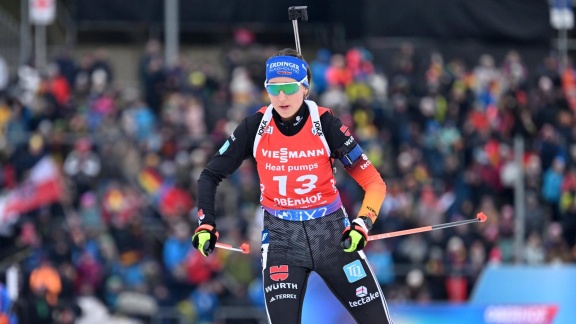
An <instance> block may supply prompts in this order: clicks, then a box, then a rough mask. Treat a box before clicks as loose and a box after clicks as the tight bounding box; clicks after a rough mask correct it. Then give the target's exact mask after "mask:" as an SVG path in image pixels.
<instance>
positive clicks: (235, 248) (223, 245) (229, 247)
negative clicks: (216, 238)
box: [216, 243, 250, 254]
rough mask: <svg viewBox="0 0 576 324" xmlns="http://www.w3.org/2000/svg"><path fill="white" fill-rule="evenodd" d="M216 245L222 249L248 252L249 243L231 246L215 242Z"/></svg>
mask: <svg viewBox="0 0 576 324" xmlns="http://www.w3.org/2000/svg"><path fill="white" fill-rule="evenodd" d="M216 247H217V248H221V249H224V250H230V251H236V252H242V253H243V254H248V253H250V245H249V244H248V243H242V245H240V247H233V246H232V245H230V244H224V243H216Z"/></svg>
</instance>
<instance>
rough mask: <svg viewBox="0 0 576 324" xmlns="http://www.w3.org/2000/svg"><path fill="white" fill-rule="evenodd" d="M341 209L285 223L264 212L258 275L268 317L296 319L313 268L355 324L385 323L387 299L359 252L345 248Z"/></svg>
mask: <svg viewBox="0 0 576 324" xmlns="http://www.w3.org/2000/svg"><path fill="white" fill-rule="evenodd" d="M346 221H347V216H346V214H345V212H344V210H343V209H339V210H338V211H336V212H334V213H332V214H330V215H327V216H324V217H321V218H317V219H312V220H307V221H287V220H282V219H279V218H277V217H274V216H272V215H270V214H268V213H267V212H264V230H263V234H262V267H263V270H262V274H263V278H264V296H265V298H266V311H267V313H268V320H269V321H270V323H272V324H284V323H300V322H301V316H302V304H303V301H304V294H305V292H306V283H307V281H308V276H309V275H310V273H311V272H312V271H315V272H316V273H317V274H318V275H319V276H320V277H321V278H322V279H323V280H324V282H325V283H326V285H327V286H328V288H329V289H330V290H331V291H332V293H333V294H334V296H335V297H336V298H337V299H338V300H339V301H340V302H341V303H342V305H344V307H345V308H346V309H347V310H348V312H349V313H350V314H351V315H352V317H353V318H354V319H355V320H356V321H357V322H358V323H382V324H390V323H392V320H391V319H390V316H389V312H388V307H387V305H386V300H385V299H384V295H383V294H382V290H381V289H380V285H379V284H378V281H377V280H376V277H375V276H374V274H373V272H372V269H371V268H370V265H369V264H368V262H367V260H366V256H365V255H364V252H362V251H360V252H352V253H348V252H344V251H343V250H342V248H341V247H340V237H341V235H342V231H343V230H344V228H345V227H346V226H345V222H346Z"/></svg>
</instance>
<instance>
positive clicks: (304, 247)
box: [198, 104, 392, 324]
mask: <svg viewBox="0 0 576 324" xmlns="http://www.w3.org/2000/svg"><path fill="white" fill-rule="evenodd" d="M309 114H310V112H309V110H308V107H307V105H306V104H303V105H302V107H301V108H300V110H299V111H298V113H297V114H296V116H295V118H294V119H293V120H292V121H288V122H282V121H281V120H280V117H279V115H278V114H277V113H276V112H273V118H274V120H275V122H276V124H277V125H278V128H279V129H280V131H281V132H282V133H283V134H284V135H287V136H290V135H291V134H292V135H293V134H296V133H298V131H300V129H301V128H302V126H303V125H304V124H305V122H304V121H305V120H306V119H307V118H308V117H309ZM262 117H263V114H262V113H256V114H254V115H251V116H249V117H247V118H246V119H244V121H243V122H242V123H241V124H240V125H239V126H238V127H237V128H236V129H235V130H234V133H233V135H232V136H231V137H230V138H229V139H228V141H227V142H226V144H225V145H224V146H223V148H224V149H221V150H220V153H219V154H216V155H215V156H214V157H213V158H212V159H211V160H210V162H209V163H208V165H207V167H206V169H205V170H204V171H203V172H202V174H201V175H200V179H199V180H198V209H202V210H203V214H204V218H203V219H202V221H201V223H202V224H211V225H215V218H214V214H215V211H214V206H215V204H214V197H215V193H216V188H217V186H218V184H219V183H220V181H221V180H222V179H223V178H224V177H226V176H227V175H229V174H231V173H232V172H234V171H235V170H236V169H237V168H238V167H239V166H240V164H241V163H242V161H243V160H244V159H246V158H249V157H252V151H253V146H254V138H255V135H256V132H257V131H258V125H259V123H260V121H261V120H262ZM320 121H321V124H322V130H323V132H324V135H325V138H326V141H327V143H328V145H329V146H330V150H331V152H332V157H333V158H335V159H340V158H342V157H344V156H346V155H347V154H348V153H349V152H350V151H351V150H352V148H354V147H355V146H356V144H357V143H356V142H355V141H354V139H353V137H352V136H351V135H350V134H349V133H347V132H344V131H342V123H341V121H340V120H339V119H338V118H336V117H334V116H333V115H332V114H330V113H324V114H323V115H322V116H321V117H320ZM348 225H349V220H348V216H347V214H346V212H345V210H344V207H341V208H340V209H338V210H337V211H336V212H333V213H331V214H328V215H326V216H323V217H320V218H316V219H311V220H303V221H293V220H283V219H280V218H278V217H275V216H273V215H271V214H269V213H268V212H267V211H264V229H263V232H262V267H263V280H264V293H265V298H266V310H267V313H268V319H269V321H270V322H271V323H273V324H279V323H300V322H301V312H302V304H303V301H304V293H305V291H306V283H307V280H308V277H309V275H310V273H311V271H315V272H316V273H317V274H318V275H319V276H320V277H321V278H322V279H323V280H324V282H325V283H326V284H327V286H328V287H329V288H330V290H331V291H332V292H333V293H334V295H335V296H336V298H337V299H338V300H340V302H341V303H342V304H343V305H344V307H345V308H346V309H347V310H348V311H349V312H350V314H351V315H352V316H353V317H354V318H355V320H356V321H358V322H359V323H383V324H388V323H392V321H391V320H390V317H389V312H388V308H387V306H386V302H385V299H384V295H383V294H382V290H381V289H380V285H379V284H378V282H377V280H376V278H375V276H374V274H373V272H372V270H371V268H370V266H369V264H368V262H367V260H366V257H365V254H364V253H363V252H362V251H359V252H351V253H348V252H344V251H343V249H342V248H341V247H340V239H341V234H342V231H343V230H344V229H345V228H346V226H348Z"/></svg>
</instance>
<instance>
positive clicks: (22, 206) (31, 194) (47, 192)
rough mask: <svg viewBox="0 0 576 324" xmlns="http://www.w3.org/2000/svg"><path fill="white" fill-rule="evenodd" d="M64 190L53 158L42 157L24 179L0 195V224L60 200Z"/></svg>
mask: <svg viewBox="0 0 576 324" xmlns="http://www.w3.org/2000/svg"><path fill="white" fill-rule="evenodd" d="M63 192H64V190H63V184H62V179H61V177H60V171H59V170H58V166H57V165H56V163H55V162H54V160H53V159H52V158H50V157H44V158H42V159H41V160H40V161H38V163H36V165H34V166H33V167H32V169H30V175H29V177H28V179H27V180H26V181H24V182H23V183H21V184H19V185H18V186H17V187H16V188H15V189H14V190H11V191H10V192H8V194H7V195H5V196H3V197H0V224H6V223H12V222H13V221H14V219H15V217H17V216H18V215H20V214H22V213H25V212H28V211H31V210H34V209H37V208H39V207H42V206H44V205H48V204H51V203H53V202H56V201H58V200H60V198H61V197H62V194H63Z"/></svg>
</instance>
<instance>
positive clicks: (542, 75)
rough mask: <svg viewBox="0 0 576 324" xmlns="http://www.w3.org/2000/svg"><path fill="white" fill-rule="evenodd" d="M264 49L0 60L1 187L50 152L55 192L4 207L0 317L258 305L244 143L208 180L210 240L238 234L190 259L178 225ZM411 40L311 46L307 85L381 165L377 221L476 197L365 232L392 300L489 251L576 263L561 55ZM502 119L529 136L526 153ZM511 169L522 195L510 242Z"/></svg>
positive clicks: (568, 77)
mask: <svg viewBox="0 0 576 324" xmlns="http://www.w3.org/2000/svg"><path fill="white" fill-rule="evenodd" d="M277 50H278V48H275V47H273V46H262V45H258V44H251V45H246V46H238V47H234V48H230V49H226V50H225V51H223V53H222V57H221V66H214V65H212V64H210V63H209V61H205V62H194V61H191V60H190V59H189V58H187V57H186V56H185V55H182V56H181V57H180V58H179V60H178V62H177V64H175V65H174V66H167V65H166V64H165V61H164V58H163V55H162V47H161V44H160V43H158V42H157V41H154V40H151V41H149V42H148V44H147V45H146V48H145V50H144V52H143V54H142V57H141V58H140V60H139V62H138V63H136V62H135V63H134V64H135V65H136V64H137V66H135V69H137V71H138V81H139V84H138V86H137V87H122V88H120V87H119V86H118V85H117V83H116V82H115V75H114V66H113V64H112V61H111V60H110V58H109V57H108V54H107V52H106V50H105V49H100V50H97V51H95V52H94V53H87V54H84V55H82V56H76V55H75V53H73V52H72V51H63V52H62V53H60V54H59V55H57V56H56V57H54V59H53V60H51V63H50V64H49V66H48V67H47V68H46V69H44V70H38V69H36V68H34V67H33V66H32V65H24V66H21V67H19V69H18V71H17V73H16V74H15V75H14V76H10V77H6V76H5V75H0V80H7V81H5V82H0V138H1V139H2V140H0V165H1V166H0V168H1V170H0V171H1V172H0V189H1V191H2V194H3V195H6V194H7V193H8V192H9V191H11V190H15V189H16V188H19V186H21V185H22V184H23V183H24V181H25V180H26V179H28V177H29V174H30V170H31V169H32V168H33V167H34V166H35V165H36V164H37V163H38V162H39V161H40V160H42V159H43V158H45V157H49V158H50V159H52V160H53V161H55V163H56V165H58V166H59V170H60V176H61V185H62V187H61V190H62V194H61V195H59V198H58V200H57V201H54V202H53V203H50V204H45V205H43V206H41V207H40V208H35V209H33V210H28V211H26V212H23V213H21V214H19V215H18V217H15V218H12V219H11V220H10V221H9V222H8V221H7V220H6V219H5V220H4V223H0V244H1V245H2V248H1V250H2V253H1V255H2V257H4V258H7V257H10V256H14V255H24V256H23V257H22V258H21V259H19V260H18V261H17V263H18V264H19V269H20V273H21V283H20V285H19V288H20V294H19V296H20V297H19V298H18V299H16V300H12V301H10V299H9V298H8V297H6V296H7V295H6V293H5V291H6V289H5V284H6V280H4V279H6V276H5V275H4V276H1V277H0V279H2V280H0V298H2V302H0V305H2V306H3V307H1V308H0V318H2V316H4V318H5V319H6V321H7V323H11V322H10V321H11V318H12V320H13V318H14V317H19V318H20V322H21V323H39V324H41V323H74V322H75V321H76V322H77V323H103V322H105V321H107V322H110V323H113V322H118V323H131V322H133V321H136V320H144V321H146V320H149V319H150V318H152V317H154V316H156V317H158V318H160V319H162V320H164V321H165V323H170V320H171V318H170V317H171V316H174V314H177V315H178V316H181V317H182V318H186V319H188V320H190V321H195V322H198V323H210V322H214V321H216V318H215V316H216V312H215V310H217V309H222V308H221V307H225V306H246V307H248V306H251V307H253V308H255V309H262V307H263V300H262V296H263V294H262V291H261V290H262V288H261V272H260V254H259V248H257V247H258V246H259V243H260V242H259V239H260V230H261V226H262V223H261V214H260V212H261V211H260V208H259V205H258V197H259V186H258V178H257V175H256V172H255V168H254V162H253V161H251V160H247V161H246V162H245V163H244V164H243V165H242V166H241V167H240V169H239V170H238V171H237V172H235V173H234V174H233V175H232V176H230V177H229V178H228V179H225V180H224V181H223V183H222V184H221V186H220V187H219V190H218V198H217V210H218V215H219V218H218V229H219V231H220V233H221V236H220V241H222V242H225V243H229V244H233V245H240V243H242V242H249V243H251V245H252V247H253V248H252V250H253V251H252V253H250V254H249V255H243V254H240V253H234V252H230V251H225V250H218V249H217V251H216V253H214V254H213V255H211V256H210V257H208V258H204V257H203V256H201V254H200V253H198V252H197V251H196V250H194V249H193V248H192V247H191V242H190V238H191V234H192V233H193V230H194V228H195V225H196V216H195V215H196V212H195V197H196V180H197V178H198V176H199V173H200V172H201V171H202V169H203V167H204V166H205V164H206V162H207V160H208V159H209V158H210V156H212V155H213V154H214V153H215V152H216V151H217V149H218V148H219V147H220V146H221V145H222V143H223V142H224V141H225V140H226V138H227V137H228V136H229V135H230V133H231V131H232V130H233V129H234V128H235V126H236V125H237V124H238V123H239V122H240V121H241V120H242V118H244V117H245V116H247V115H248V114H251V113H254V112H255V111H256V110H257V109H258V108H260V107H261V106H263V105H265V104H266V103H267V102H266V100H267V97H266V95H265V92H264V91H263V87H262V84H263V81H264V80H263V78H264V73H263V69H264V67H263V62H265V59H266V58H267V57H269V56H271V55H272V54H273V53H275V51H277ZM416 54H417V53H416V51H415V49H414V47H413V46H411V45H410V44H405V45H404V46H402V48H401V49H400V50H399V51H398V53H397V54H396V57H395V59H394V61H393V62H391V63H392V64H390V66H392V68H390V69H388V70H384V69H382V67H381V66H382V65H381V62H377V61H376V60H375V59H374V58H373V55H372V53H370V52H369V51H368V50H367V49H365V48H361V47H355V48H351V49H348V50H347V51H344V52H331V51H330V50H328V49H321V50H320V51H318V53H314V55H313V56H309V57H307V59H308V61H309V63H310V66H311V69H312V75H313V80H312V95H311V99H312V100H315V101H317V102H318V103H319V104H320V105H322V106H326V107H329V108H331V109H333V110H334V112H335V114H336V115H337V116H339V117H340V118H341V119H342V121H343V122H344V124H346V125H348V126H349V127H350V129H351V131H352V132H353V135H354V137H355V139H356V140H357V141H358V142H359V143H360V145H361V146H362V147H363V149H364V151H365V152H366V153H367V154H368V155H369V157H370V159H371V161H372V162H373V163H374V165H375V166H376V168H377V169H378V170H379V171H380V173H381V174H382V177H383V178H384V180H385V181H386V183H387V188H388V193H387V197H386V199H385V202H384V206H383V208H382V209H381V213H380V215H379V219H378V221H377V222H376V224H375V226H374V229H373V230H372V233H374V234H376V233H383V232H388V231H395V230H403V229H407V228H412V227H418V226H427V225H432V224H438V223H442V222H449V221H457V220H462V219H470V218H473V217H475V215H476V213H477V212H479V211H482V212H484V213H485V214H486V215H488V221H487V222H485V223H481V224H475V225H473V226H461V227H456V228H452V229H446V230H441V231H432V232H429V233H425V234H418V235H410V236H405V237H398V238H394V239H388V240H379V241H373V242H371V243H370V244H368V246H367V248H366V254H367V256H368V258H369V260H370V261H371V263H372V265H373V267H374V270H375V272H376V275H377V277H378V280H379V281H380V283H381V285H382V287H383V289H384V293H385V295H386V298H387V300H388V301H389V302H392V303H393V302H406V301H413V302H429V301H451V302H464V301H466V300H467V299H468V297H469V295H470V292H471V290H472V288H473V287H474V284H475V282H476V279H477V277H478V275H479V274H480V272H481V271H482V269H483V268H484V267H486V266H488V265H489V264H500V263H523V264H528V265H535V264H557V263H574V262H576V126H574V125H576V120H575V119H576V71H575V70H574V69H573V67H572V66H568V68H567V69H565V70H564V71H559V69H558V59H557V57H556V56H554V55H553V54H551V55H550V56H547V57H544V58H543V60H542V63H541V65H540V66H526V65H525V64H524V63H523V60H522V57H521V55H520V54H519V53H518V52H515V51H510V52H509V53H508V54H507V55H506V57H505V58H504V59H503V60H502V62H497V61H496V60H495V58H494V57H492V56H491V55H489V54H483V55H481V56H480V57H479V58H478V63H477V64H476V65H472V66H468V65H467V64H466V63H465V62H464V61H463V60H458V59H455V60H450V61H445V60H444V58H443V55H442V53H440V52H433V53H432V54H431V55H428V56H427V57H426V60H424V61H422V60H420V59H419V58H417V55H416ZM3 71H6V69H4V70H3ZM218 71H223V72H222V73H218ZM4 73H6V72H4ZM516 138H522V139H523V141H524V150H525V151H524V154H523V156H522V159H521V162H522V165H521V170H520V169H519V168H518V166H517V164H516V163H515V160H514V142H515V139H516ZM518 175H521V176H522V178H521V181H522V183H523V184H524V188H525V196H526V201H525V202H523V203H524V204H525V206H526V208H525V210H526V213H525V219H526V222H525V239H526V245H525V247H524V249H523V254H522V255H520V256H518V255H515V254H514V249H513V241H514V235H515V230H516V228H515V225H514V221H515V216H516V215H515V213H516V210H515V208H514V207H515V201H514V199H515V196H514V184H515V183H516V181H517V177H518ZM336 177H337V183H338V186H339V189H340V191H341V194H342V198H343V203H344V205H345V207H346V208H347V209H348V211H349V214H351V215H354V214H355V210H356V209H357V208H359V205H358V204H359V202H361V199H362V191H361V188H360V187H359V186H358V185H357V184H356V183H355V182H354V181H353V180H352V179H351V178H350V177H348V176H347V175H346V172H345V171H344V170H343V168H341V167H340V166H338V171H337V172H336ZM0 219H2V218H0ZM6 305H11V307H7V306H6ZM166 309H170V310H171V311H169V312H167V313H166V312H163V310H166ZM162 314H164V315H162ZM10 316H12V317H10ZM0 322H1V321H0ZM229 322H230V323H232V321H229ZM244 323H246V322H244Z"/></svg>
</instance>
